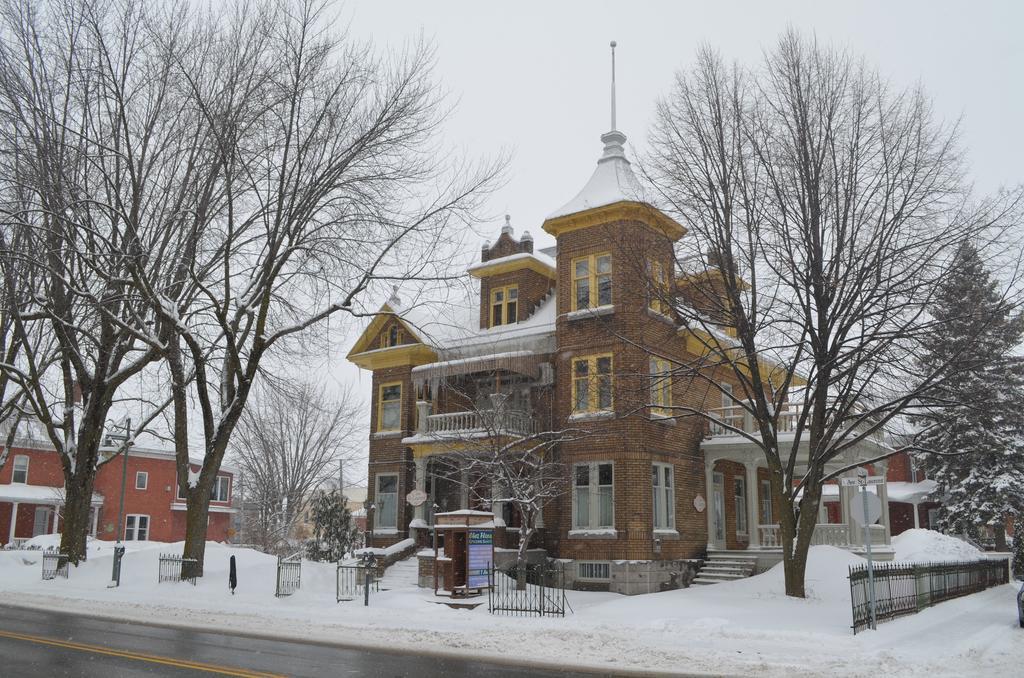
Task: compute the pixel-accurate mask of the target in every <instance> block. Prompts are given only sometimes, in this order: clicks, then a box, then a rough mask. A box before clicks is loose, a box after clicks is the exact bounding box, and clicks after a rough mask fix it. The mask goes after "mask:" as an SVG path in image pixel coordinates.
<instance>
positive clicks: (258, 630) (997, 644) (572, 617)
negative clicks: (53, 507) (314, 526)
mask: <svg viewBox="0 0 1024 678" xmlns="http://www.w3.org/2000/svg"><path fill="white" fill-rule="evenodd" d="M103 544H104V545H107V544H109V542H104V543H103ZM181 547H182V544H181V543H180V542H178V543H176V544H160V543H156V542H149V543H146V544H143V545H142V546H141V547H140V548H139V549H138V550H134V551H130V552H129V553H128V554H127V555H126V557H125V563H124V579H123V585H122V587H121V588H120V589H108V588H106V584H107V580H108V579H109V576H110V565H111V556H110V550H109V548H108V550H106V551H105V552H103V553H100V554H98V555H96V556H95V557H93V556H92V555H90V559H89V561H88V562H87V563H85V564H83V565H82V566H80V567H78V568H72V571H71V573H70V578H69V579H67V580H63V579H57V580H54V581H46V582H43V581H41V580H40V563H39V560H40V559H41V553H40V552H39V551H34V552H33V551H21V552H3V553H0V596H2V597H3V599H4V601H5V602H8V603H10V604H15V605H18V604H20V605H32V606H37V607H43V608H51V609H52V608H53V607H54V606H60V607H61V608H63V609H66V610H67V611H69V612H82V613H88V614H92V615H100V616H107V617H109V618H112V619H127V620H130V621H139V622H145V621H151V620H153V619H159V620H160V623H162V624H168V625H177V626H181V627H187V628H195V629H206V628H209V629H214V630H223V629H231V630H234V631H237V632H240V633H246V634H251V635H256V636H266V637H285V638H293V639H297V640H305V641H313V642H323V643H338V642H341V643H346V644H350V645H351V644H359V645H362V646H366V647H378V648H381V649H391V650H394V649H398V648H404V649H408V650H414V651H428V652H432V653H438V652H440V653H449V654H459V655H462V656H474V657H489V658H504V659H508V658H510V657H518V658H523V659H524V660H533V661H542V662H550V663H553V664H557V665H559V666H566V667H567V666H579V667H588V668H592V669H595V670H597V671H598V672H600V673H612V674H616V675H619V674H623V673H625V672H629V671H665V672H669V673H678V672H680V671H686V672H688V673H707V674H713V675H722V674H742V675H758V676H759V677H761V678H774V677H776V676H778V677H780V678H781V677H782V676H787V677H788V676H801V675H803V676H823V675H828V676H847V677H853V676H857V677H858V678H860V677H862V676H865V677H866V676H877V675H891V676H915V677H917V676H920V677H921V678H938V677H939V676H964V675H985V676H987V677H992V676H996V677H1001V676H1006V677H1007V678H1009V677H1010V676H1017V675H1019V673H1020V667H1021V666H1022V665H1024V641H1022V639H1024V635H1022V632H1021V631H1020V629H1018V628H1016V601H1015V598H1014V594H1015V592H1016V589H1015V588H1014V587H1013V586H1002V587H997V588H994V589H990V590H988V591H984V592H982V593H978V594H975V595H972V596H966V597H964V598H960V599H957V600H953V601H950V602H946V603H942V604H941V605H937V606H935V607H933V608H930V609H928V610H925V611H924V612H922V613H920V614H918V615H915V616H912V617H906V618H903V619H899V620H896V621H892V622H888V623H885V624H882V625H880V626H879V630H878V631H877V632H865V633H861V634H858V635H856V636H854V635H853V634H852V633H851V630H850V622H851V616H850V599H849V595H850V594H849V585H848V583H847V579H846V577H847V574H848V569H849V566H850V565H853V564H860V563H862V562H863V561H862V560H861V559H860V558H858V557H857V556H855V555H853V554H851V553H849V552H846V551H843V550H841V549H836V548H833V547H828V546H815V547H812V548H811V550H810V553H809V556H808V570H807V593H808V597H807V598H806V599H796V598H789V597H787V596H786V595H785V587H784V578H783V571H782V567H781V565H780V566H777V567H775V568H772V569H771V570H769V571H768V572H765V573H763V574H760V575H758V576H755V577H750V578H748V579H744V580H739V581H735V582H728V583H723V584H716V585H714V586H696V587H691V588H688V589H682V590H677V591H665V592H662V593H652V594H649V595H642V596H632V597H624V596H619V595H617V594H613V593H607V592H584V591H567V592H566V595H567V598H568V601H569V605H570V606H571V608H572V610H573V613H572V614H569V615H567V616H566V617H565V618H564V619H562V618H545V619H537V618H523V617H501V616H492V615H490V614H488V612H487V605H486V604H484V605H482V606H481V607H478V608H476V609H474V610H454V609H451V608H448V607H446V606H444V605H438V604H436V603H437V600H436V599H435V598H434V596H433V592H432V591H431V590H430V589H420V588H418V587H417V586H416V578H417V561H416V559H415V558H408V559H405V560H401V561H399V562H397V563H395V564H394V565H393V566H391V567H390V568H388V570H387V572H386V573H385V575H384V578H383V580H382V582H381V587H380V588H381V590H380V592H375V593H373V594H372V596H371V599H370V606H369V607H363V606H362V604H361V601H359V602H355V603H351V602H350V603H337V602H336V601H335V566H334V564H332V563H314V562H310V561H306V560H303V562H302V588H301V590H300V591H299V592H297V593H296V594H295V595H293V596H289V597H287V598H275V597H274V579H275V574H276V563H277V560H276V558H275V557H274V556H270V555H266V554H263V553H259V552H256V551H253V550H251V549H245V548H234V547H230V546H225V545H221V544H214V543H209V544H207V551H206V553H207V558H206V568H205V570H206V576H204V577H203V578H202V579H201V580H200V581H199V583H198V585H197V586H195V587H193V586H191V585H189V584H186V583H181V584H167V583H164V584H159V583H157V559H158V557H159V554H160V553H161V552H164V553H181ZM232 555H234V556H235V557H236V559H237V561H238V575H239V587H238V589H237V594H236V595H234V596H232V595H231V594H230V592H229V590H228V586H227V580H228V577H227V571H228V563H229V560H230V556H232ZM484 602H486V600H485V601H484Z"/></svg>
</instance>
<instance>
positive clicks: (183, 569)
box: [157, 553, 199, 586]
mask: <svg viewBox="0 0 1024 678" xmlns="http://www.w3.org/2000/svg"><path fill="white" fill-rule="evenodd" d="M198 571H199V561H198V560H196V559H195V558H185V557H183V556H176V555H174V554H172V553H161V554H160V574H159V577H158V579H157V583H160V584H162V583H163V582H165V581H171V582H175V581H187V582H188V583H189V584H192V586H195V585H196V572H198Z"/></svg>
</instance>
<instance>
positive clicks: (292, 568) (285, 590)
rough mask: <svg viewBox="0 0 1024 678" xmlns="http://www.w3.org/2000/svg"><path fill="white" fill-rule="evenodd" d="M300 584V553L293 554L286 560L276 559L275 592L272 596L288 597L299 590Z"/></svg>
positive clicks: (279, 557)
mask: <svg viewBox="0 0 1024 678" xmlns="http://www.w3.org/2000/svg"><path fill="white" fill-rule="evenodd" d="M301 583H302V553H293V554H292V555H290V556H288V557H287V558H283V557H281V556H278V557H277V590H276V591H275V592H274V595H275V596H277V597H278V598H280V597H281V596H290V595H291V594H293V593H295V592H296V591H298V590H299V585H300V584H301Z"/></svg>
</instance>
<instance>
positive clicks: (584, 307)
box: [348, 130, 889, 593]
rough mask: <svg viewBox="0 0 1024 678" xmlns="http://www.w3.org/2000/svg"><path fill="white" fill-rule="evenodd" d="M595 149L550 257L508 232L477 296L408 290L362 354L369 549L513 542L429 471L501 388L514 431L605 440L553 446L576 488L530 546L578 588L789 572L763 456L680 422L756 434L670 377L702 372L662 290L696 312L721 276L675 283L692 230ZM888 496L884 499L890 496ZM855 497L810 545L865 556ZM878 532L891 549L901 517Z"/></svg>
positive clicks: (863, 451) (554, 228)
mask: <svg viewBox="0 0 1024 678" xmlns="http://www.w3.org/2000/svg"><path fill="white" fill-rule="evenodd" d="M601 140H602V142H603V144H604V149H603V154H602V156H601V158H600V159H599V160H598V163H597V168H596V169H595V171H594V173H593V175H592V176H591V178H590V179H589V181H588V182H587V183H586V185H585V186H584V188H583V189H582V190H581V191H580V192H579V193H578V194H577V195H576V197H575V198H573V199H572V200H570V201H569V202H568V203H567V204H566V205H564V206H563V207H561V208H559V209H558V210H555V211H554V212H553V213H552V214H551V215H550V216H549V217H548V218H547V219H546V220H545V221H544V223H543V226H542V227H543V229H544V230H545V231H546V232H547V233H549V234H550V235H552V236H553V237H554V238H555V239H556V242H557V245H556V246H555V247H553V248H548V249H543V250H535V248H534V243H533V239H532V237H531V236H530V234H529V232H524V233H523V234H522V235H521V236H520V237H519V238H518V239H517V238H516V237H515V233H514V230H513V228H512V226H511V224H510V221H509V218H508V217H506V223H505V226H504V227H503V228H502V229H501V233H500V234H499V235H498V237H497V239H496V241H495V242H494V243H493V244H490V243H486V244H484V246H483V248H482V250H481V256H480V262H479V263H477V264H474V265H473V266H471V267H470V268H469V270H468V274H469V275H470V276H472V278H474V279H475V280H477V281H479V295H478V296H476V297H475V298H472V299H470V300H469V301H468V302H467V303H464V304H459V303H457V302H452V303H447V304H445V305H444V306H443V307H442V308H429V309H427V308H424V307H421V306H417V305H414V304H410V303H403V301H402V300H401V298H400V296H399V294H398V291H397V289H396V292H395V294H394V295H393V296H392V298H391V299H389V300H388V301H387V303H385V304H384V305H383V306H382V308H381V309H380V312H379V313H378V314H377V315H376V316H375V317H374V319H373V320H372V322H371V323H370V324H369V326H368V327H367V328H366V330H365V331H364V332H363V334H362V335H361V336H360V338H359V339H358V340H357V341H356V343H355V345H354V346H353V348H352V350H351V351H350V352H349V354H348V359H349V360H351V361H352V362H354V363H355V364H357V365H358V366H360V367H361V368H364V369H367V370H370V371H371V372H372V375H373V377H372V393H373V398H372V406H371V414H370V416H371V434H370V441H369V474H368V478H369V487H368V494H369V503H371V504H372V507H373V513H372V515H371V519H370V523H371V525H370V529H371V530H372V545H373V546H388V545H390V544H394V543H396V542H397V541H399V540H402V539H406V538H409V537H413V538H416V539H419V540H420V541H421V542H422V543H424V544H426V543H429V540H430V538H431V533H432V532H431V531H432V507H433V506H436V507H437V508H438V509H439V510H441V511H451V510H459V509H486V510H491V511H493V513H494V515H495V524H496V526H497V531H496V539H497V540H498V541H499V543H502V544H503V545H504V546H507V547H510V546H512V545H513V544H514V541H515V534H514V531H513V530H511V529H508V528H512V527H514V525H513V524H512V523H513V521H514V520H515V516H513V515H510V513H509V511H508V510H507V507H503V506H502V505H501V503H500V502H495V503H494V504H493V505H492V506H489V507H488V506H471V505H470V500H469V496H468V492H467V491H466V488H465V484H466V483H465V482H464V481H463V482H462V483H453V482H450V478H446V477H445V476H444V474H443V473H440V472H439V471H438V469H437V464H436V463H435V462H436V460H437V458H438V456H439V455H443V454H444V453H445V451H446V450H450V449H451V444H452V441H453V440H456V441H457V440H458V439H459V438H460V437H464V436H465V435H467V432H470V433H471V432H473V431H479V429H480V428H482V427H481V426H480V422H479V421H478V418H479V417H481V416H486V413H487V411H488V409H487V408H488V398H489V397H490V395H491V394H492V393H501V394H503V396H502V397H503V398H504V402H505V403H507V406H506V407H507V408H511V410H512V412H513V413H516V414H517V418H516V419H515V420H514V421H513V422H512V423H511V424H510V425H511V426H515V425H517V424H516V423H515V422H519V424H518V425H521V426H522V427H523V430H524V431H528V430H536V428H537V427H543V428H542V430H552V429H558V428H559V427H562V428H565V427H569V426H573V427H580V428H586V429H587V430H588V431H590V433H591V435H589V436H587V437H586V438H581V439H578V440H572V441H569V442H565V443H561V444H560V445H559V447H558V450H557V454H558V455H559V457H560V460H561V462H562V463H563V464H564V466H565V468H566V469H568V471H567V472H568V473H569V474H570V478H568V479H567V481H568V482H567V484H568V491H567V492H566V493H565V494H564V496H562V497H561V498H560V499H559V500H558V501H556V502H555V503H554V504H552V505H549V506H548V507H547V508H546V509H545V511H544V514H543V519H542V525H543V529H542V530H540V535H539V536H538V537H537V538H536V543H535V544H531V546H535V547H537V548H538V549H541V548H542V549H543V550H544V551H545V552H546V554H547V555H548V556H550V557H556V558H559V559H562V560H564V561H568V562H569V563H570V565H569V567H568V571H569V579H570V580H571V581H572V583H573V584H574V585H575V586H578V587H587V588H609V589H610V590H613V591H619V592H622V593H637V592H646V591H650V590H658V589H660V588H667V587H673V586H681V585H687V584H688V583H689V581H690V580H692V579H693V576H694V574H695V569H696V567H698V566H699V561H701V560H703V559H705V558H707V557H708V556H709V554H711V555H714V554H717V555H718V556H720V557H730V554H740V553H742V554H743V555H744V556H746V557H747V558H749V559H750V560H751V562H752V563H756V566H757V567H764V566H766V565H768V564H770V563H773V562H777V561H778V560H779V559H780V558H781V551H780V549H779V547H778V544H779V535H778V525H776V524H775V523H774V522H773V512H774V511H773V502H772V498H771V496H770V492H769V490H768V474H767V470H766V468H764V460H763V458H762V457H761V453H760V451H759V450H758V449H757V448H756V447H755V446H754V445H752V444H751V443H750V442H749V441H747V440H746V439H745V438H743V437H742V436H738V435H735V434H730V433H729V431H728V430H727V429H725V428H723V427H716V426H708V423H707V420H706V419H704V418H702V417H694V416H690V417H679V416H673V413H672V410H670V409H668V408H669V407H671V406H673V405H675V406H680V405H683V404H686V405H687V406H690V407H694V408H699V409H701V410H703V411H706V412H710V413H713V415H714V416H715V417H717V418H720V419H723V420H727V421H729V423H731V424H733V425H735V426H744V427H745V428H746V430H748V431H754V430H755V429H754V427H753V425H752V423H751V422H749V421H744V416H745V415H744V414H743V412H744V410H743V409H742V408H741V407H737V406H736V403H735V402H723V400H726V399H727V398H725V397H724V396H723V395H722V393H721V392H720V390H719V389H718V388H710V387H708V386H706V385H704V386H698V385H697V384H696V383H694V382H692V381H687V382H686V383H683V382H679V383H676V382H674V381H672V380H670V379H666V378H659V374H668V372H669V364H670V363H669V362H668V360H671V361H672V362H673V363H677V364H683V363H687V362H691V363H692V362H693V361H696V360H699V359H700V356H701V345H700V342H699V341H696V340H695V337H694V336H693V332H699V331H700V330H692V331H691V330H690V329H688V328H687V327H685V326H683V325H682V324H681V323H680V322H678V320H677V319H676V318H675V317H674V314H673V312H672V310H671V305H669V304H666V303H664V302H663V299H664V296H663V295H655V294H653V293H652V290H659V291H666V290H667V291H669V293H670V294H674V295H676V296H677V297H681V298H682V299H683V300H685V301H686V302H687V303H690V304H691V305H693V306H695V307H697V308H700V300H701V298H702V296H703V295H707V294H714V293H715V282H714V279H713V276H708V275H696V274H691V275H688V274H687V273H686V272H685V271H679V270H676V258H675V254H674V245H675V243H676V242H677V241H678V240H679V239H680V238H683V237H685V234H686V229H685V228H684V226H683V225H681V224H679V223H677V222H676V221H674V220H673V219H672V218H671V217H669V216H668V215H666V214H665V213H663V212H661V211H660V210H658V209H657V208H655V207H653V206H651V205H650V204H648V203H646V202H644V201H642V200H641V199H640V198H639V196H640V187H639V184H638V182H637V180H636V178H635V176H634V174H633V172H632V169H631V167H630V163H629V161H628V160H627V158H626V155H625V152H624V150H623V143H624V141H625V136H624V135H623V134H622V133H621V132H618V131H614V130H613V131H611V132H608V133H606V134H604V135H603V136H602V137H601ZM721 330H722V332H721V334H722V336H723V337H728V335H729V328H728V327H724V326H723V327H721ZM724 340H728V339H727V338H726V339H724ZM654 349H656V350H654ZM653 354H656V355H657V356H658V357H654V355H653ZM708 377H709V379H713V380H714V381H716V382H718V383H728V382H729V378H728V377H727V376H725V375H718V374H715V373H709V375H708ZM881 446H882V443H881V442H880V441H878V442H864V443H862V444H861V445H860V446H859V447H858V448H856V449H854V450H851V451H849V452H848V453H847V454H845V455H844V457H843V459H837V460H836V462H835V467H836V468H838V467H840V466H841V465H842V466H845V465H846V464H849V463H850V462H855V461H857V460H859V459H865V460H866V459H869V458H871V457H873V456H878V454H879V448H880V447H881ZM413 489H418V490H422V491H424V492H426V493H427V494H428V496H429V500H428V501H427V502H426V503H425V504H424V505H422V506H419V507H417V508H415V509H414V508H413V507H412V506H410V505H409V504H408V503H407V502H406V500H405V498H406V495H407V494H408V493H409V492H410V491H411V490H413ZM878 491H879V492H880V493H881V494H882V495H883V496H882V497H881V498H882V499H883V502H884V500H885V496H884V494H885V492H886V487H885V486H884V485H882V486H880V487H879V489H878ZM495 496H498V495H495ZM851 497H852V493H851V492H849V491H848V490H847V489H846V488H844V489H843V495H842V497H841V501H839V502H838V505H837V511H836V516H835V518H836V521H835V524H832V523H830V521H828V520H824V521H822V525H820V526H819V527H820V528H821V530H820V534H819V532H816V533H815V543H828V544H834V545H837V546H842V547H846V548H851V549H854V550H857V549H859V548H862V544H861V541H862V539H861V538H860V536H859V535H860V534H861V532H859V531H858V530H854V529H850V526H849V522H850V521H849V520H848V519H846V518H845V516H847V515H848V509H849V501H850V498H851ZM871 534H872V542H873V543H875V544H876V545H877V548H878V550H879V551H880V552H882V553H883V554H884V552H885V551H886V547H887V545H888V543H889V529H888V514H887V513H886V514H885V515H883V519H882V524H880V525H875V526H873V527H872V532H871ZM751 554H754V555H756V557H753V556H752V555H751Z"/></svg>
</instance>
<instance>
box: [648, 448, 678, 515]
mask: <svg viewBox="0 0 1024 678" xmlns="http://www.w3.org/2000/svg"><path fill="white" fill-rule="evenodd" d="M651 468H652V469H653V470H654V471H656V473H653V474H652V478H651V496H652V502H653V503H652V504H651V514H652V517H653V519H654V529H655V531H658V530H666V531H667V530H675V529H676V479H675V475H676V470H675V467H674V466H673V465H672V464H663V463H661V462H654V463H653V464H651ZM666 470H667V471H668V476H667V479H668V485H667V486H666V485H665V484H664V481H665V480H666V476H665V471H666ZM659 496H660V497H661V504H660V505H659V503H658V497H659Z"/></svg>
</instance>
